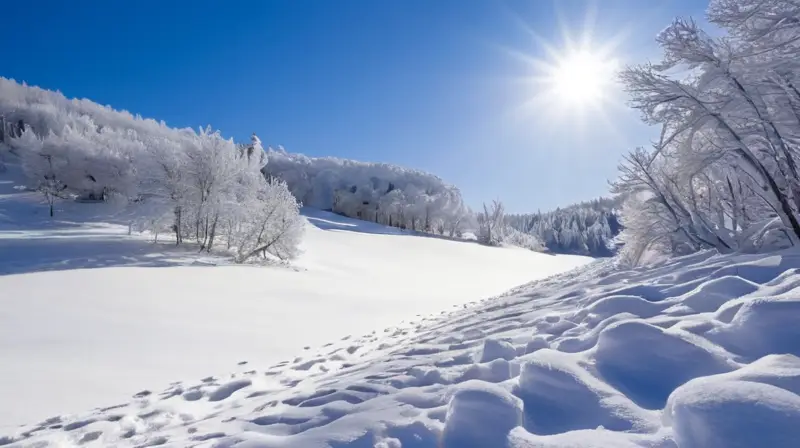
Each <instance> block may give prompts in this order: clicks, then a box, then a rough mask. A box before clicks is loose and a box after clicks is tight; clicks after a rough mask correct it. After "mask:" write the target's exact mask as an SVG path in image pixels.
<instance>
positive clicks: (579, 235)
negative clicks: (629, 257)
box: [506, 198, 622, 257]
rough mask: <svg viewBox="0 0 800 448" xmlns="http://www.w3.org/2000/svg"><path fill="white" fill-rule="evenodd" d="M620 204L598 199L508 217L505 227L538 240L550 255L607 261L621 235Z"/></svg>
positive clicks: (609, 199) (614, 200) (615, 200)
mask: <svg viewBox="0 0 800 448" xmlns="http://www.w3.org/2000/svg"><path fill="white" fill-rule="evenodd" d="M619 208H620V200H619V199H616V198H599V199H594V200H591V201H586V202H580V203H578V204H573V205H570V206H567V207H564V208H557V209H555V210H553V211H549V212H536V213H531V214H521V215H507V216H506V221H507V222H508V224H509V225H510V226H511V227H513V228H515V229H517V230H519V231H521V232H525V233H528V234H531V235H533V236H535V237H536V238H538V239H539V240H540V241H541V242H542V244H543V245H544V246H545V248H546V249H547V250H548V251H549V252H553V253H559V254H575V255H589V256H593V257H610V256H612V255H614V253H615V251H616V243H615V237H616V236H617V235H618V234H619V233H620V231H622V225H621V224H620V222H619V214H618V213H619Z"/></svg>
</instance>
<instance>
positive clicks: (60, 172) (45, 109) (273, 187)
mask: <svg viewBox="0 0 800 448" xmlns="http://www.w3.org/2000/svg"><path fill="white" fill-rule="evenodd" d="M0 116H2V117H3V121H2V123H0V124H3V132H2V134H0V147H2V149H3V151H4V152H5V155H4V156H3V157H4V158H9V157H15V158H18V159H19V160H20V162H21V165H22V167H23V169H24V172H25V174H26V175H27V177H28V183H29V186H30V187H31V188H33V189H36V190H38V191H39V192H41V193H42V195H43V196H44V198H45V199H46V201H47V203H48V204H49V206H50V214H51V216H52V215H53V205H54V203H55V202H56V201H57V200H59V199H70V198H71V199H81V200H96V201H106V200H109V199H112V198H119V199H122V200H124V201H127V202H129V203H130V205H131V208H132V210H133V211H134V212H135V215H136V217H135V223H134V224H135V227H136V228H137V229H138V230H143V231H150V232H152V233H153V234H154V236H155V238H156V239H157V238H158V236H159V235H160V234H164V233H170V234H172V235H174V239H175V242H176V244H181V243H183V242H184V241H193V242H195V243H196V244H197V245H198V246H199V248H200V250H205V251H209V252H210V251H211V250H212V249H213V248H215V247H221V246H223V245H224V246H225V248H226V249H227V250H229V251H230V252H232V253H233V254H234V257H235V259H236V261H238V262H244V261H246V260H248V259H250V258H253V257H256V256H262V257H265V258H266V257H267V256H268V255H269V256H274V257H277V258H280V259H291V258H293V257H295V256H296V255H297V251H298V249H297V247H298V245H299V243H300V239H301V237H302V230H303V221H302V218H301V217H300V213H299V205H298V203H297V201H296V200H295V199H294V197H293V196H292V195H291V193H290V192H289V190H288V188H287V186H286V184H285V183H284V182H282V181H279V180H273V179H266V178H265V177H264V175H263V173H262V170H263V169H264V167H265V164H266V162H267V158H266V155H265V154H264V152H263V148H262V147H261V142H260V141H259V140H258V137H256V136H255V135H254V136H253V139H252V142H251V143H250V144H249V145H236V144H235V143H234V142H233V141H232V140H230V139H225V138H223V137H222V136H221V134H220V133H219V132H217V131H213V130H211V128H206V129H200V130H199V131H194V130H191V129H180V130H178V129H172V128H169V127H167V126H166V125H165V124H163V123H156V122H154V121H152V120H143V119H141V118H138V117H132V116H131V115H130V114H127V113H125V112H117V111H114V110H112V109H110V108H104V107H101V106H98V105H96V104H94V103H91V102H90V101H86V100H67V99H66V98H64V97H63V95H61V94H60V93H55V92H49V91H46V90H42V89H38V88H31V87H27V86H25V85H20V84H17V83H15V82H13V81H9V80H6V79H2V78H0ZM9 123H11V124H12V125H9Z"/></svg>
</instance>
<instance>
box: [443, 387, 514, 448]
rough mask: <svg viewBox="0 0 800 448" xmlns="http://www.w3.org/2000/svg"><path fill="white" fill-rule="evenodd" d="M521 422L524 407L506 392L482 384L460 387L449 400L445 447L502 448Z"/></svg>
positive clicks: (444, 437) (444, 439)
mask: <svg viewBox="0 0 800 448" xmlns="http://www.w3.org/2000/svg"><path fill="white" fill-rule="evenodd" d="M521 422H522V404H521V403H520V402H519V399H517V398H516V397H514V396H513V395H511V394H510V393H508V391H506V390H505V389H503V388H501V387H498V386H494V385H492V384H487V383H485V382H481V381H468V382H466V383H463V384H461V385H459V386H458V387H457V389H456V391H455V393H454V394H453V398H451V399H450V404H449V405H448V408H447V417H446V423H445V426H444V433H443V434H442V447H443V448H473V447H474V448H483V447H487V446H503V445H504V444H505V441H506V438H507V437H508V433H509V432H511V430H512V429H514V428H515V427H517V426H519V425H520V423H521Z"/></svg>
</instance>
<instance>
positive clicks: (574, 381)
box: [0, 230, 800, 448]
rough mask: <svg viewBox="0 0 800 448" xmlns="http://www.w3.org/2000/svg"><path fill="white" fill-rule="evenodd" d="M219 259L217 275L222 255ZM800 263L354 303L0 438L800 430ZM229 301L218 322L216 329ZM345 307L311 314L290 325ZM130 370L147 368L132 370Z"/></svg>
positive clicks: (656, 447)
mask: <svg viewBox="0 0 800 448" xmlns="http://www.w3.org/2000/svg"><path fill="white" fill-rule="evenodd" d="M320 232H324V230H320ZM347 235H349V233H346V232H342V233H341V234H340V235H339V236H341V237H343V238H344V237H345V236H347ZM354 235H355V234H354ZM361 236H363V237H369V236H372V235H361ZM415 241H417V242H418V243H420V244H422V243H423V241H426V240H423V239H418V240H415ZM464 247H469V246H464ZM529 256H530V255H529ZM550 260H553V261H559V260H565V259H563V258H558V257H555V258H550ZM203 269H204V276H206V275H209V274H211V273H219V272H224V271H222V268H203ZM171 270H172V269H171V268H167V269H161V270H157V271H158V272H162V273H164V274H165V275H169V272H170V271H171ZM799 270H800V255H798V254H797V253H796V252H784V253H778V254H774V255H770V256H765V255H738V256H720V255H715V254H713V252H710V251H706V252H703V253H698V254H695V255H692V256H689V257H684V258H681V259H675V260H672V261H670V262H668V263H665V264H662V265H660V266H656V267H654V268H652V269H646V270H645V269H637V270H629V271H624V270H619V269H618V268H616V267H615V266H614V263H613V262H612V261H610V260H606V261H603V262H599V263H594V264H590V265H589V266H587V267H585V268H581V269H579V270H577V271H575V272H571V273H566V274H562V275H560V276H556V277H552V278H550V279H547V280H542V281H539V282H534V283H531V284H529V285H527V286H524V287H520V288H517V289H515V290H513V291H511V292H509V293H508V294H506V295H504V296H502V297H499V298H496V299H492V300H484V301H481V302H480V303H478V304H471V305H467V306H464V307H462V306H459V307H458V309H456V310H451V311H449V312H446V313H443V314H438V315H436V314H435V315H426V316H423V317H419V318H416V319H414V321H413V322H409V321H407V322H406V323H405V324H403V325H399V326H391V327H389V328H387V329H385V330H383V331H378V332H375V333H368V334H366V335H363V336H360V335H359V333H358V332H357V331H355V330H356V329H357V327H359V326H360V325H361V323H360V322H359V321H358V319H348V320H346V323H345V325H346V326H347V330H348V331H347V332H348V333H351V334H353V335H354V336H353V337H346V338H344V339H342V340H340V341H338V342H334V343H331V344H326V345H324V346H321V347H320V346H315V347H313V348H312V349H311V350H308V351H304V352H298V356H297V357H294V358H292V357H287V358H285V360H284V361H283V362H280V363H277V364H274V365H272V366H268V367H263V366H262V365H261V363H258V365H250V364H248V365H244V366H241V367H239V368H238V369H236V370H235V371H234V372H233V373H231V374H226V375H219V374H215V375H213V376H208V377H205V378H203V379H200V378H201V377H200V376H195V378H196V379H194V380H187V381H178V382H175V383H173V384H171V385H170V386H169V387H160V388H157V387H155V383H153V382H147V381H145V380H144V378H142V377H137V378H136V379H135V381H136V383H137V384H139V388H138V389H137V390H139V391H140V392H139V393H138V394H137V395H136V396H134V397H132V398H128V399H127V400H125V401H112V402H108V400H105V401H103V400H99V398H100V397H94V398H98V400H97V401H95V405H103V404H115V406H110V407H106V408H97V409H95V410H88V411H87V412H84V413H81V414H77V415H61V414H58V415H57V414H54V415H51V416H50V418H49V419H47V420H44V419H41V420H42V421H41V422H40V423H35V424H31V425H27V426H24V427H22V428H17V429H11V428H8V429H6V430H5V431H4V432H5V433H6V438H5V439H0V440H5V442H6V444H10V446H15V447H17V446H20V447H21V446H34V445H33V444H43V445H36V446H56V445H57V446H78V445H81V446H155V445H163V446H175V447H179V446H180V447H183V446H197V447H212V446H213V447H261V448H267V447H282V448H286V447H298V448H300V447H302V448H310V447H337V448H342V447H352V448H361V447H373V446H374V447H383V448H388V447H402V448H434V447H442V448H472V447H475V448H477V447H513V448H530V447H540V448H566V447H570V448H621V447H624V448H634V447H639V448H645V447H647V448H676V447H680V448H700V447H702V448H739V447H741V448H745V447H747V448H752V447H760V446H764V447H766V446H769V447H780V448H789V447H794V446H796V443H797V440H798V438H800V430H799V429H798V425H797V422H798V421H800V358H798V356H799V355H800V327H798V326H797V325H796V323H797V321H798V319H800V301H798V299H797V297H796V294H795V293H794V290H795V288H796V286H797V284H798V280H799V279H800V278H799V277H798V272H800V271H799ZM153 271H156V270H153ZM75 272H77V271H75ZM98 272H104V275H109V276H113V275H114V272H113V271H111V270H104V271H99V270H98ZM135 272H136V271H131V272H130V273H135ZM219 275H222V274H219ZM31 277H38V279H37V280H45V279H47V277H45V276H44V274H34V275H32V276H31ZM23 278H24V276H19V277H17V279H18V280H21V279H23ZM111 278H113V277H111ZM197 278H199V277H196V279H197ZM467 278H469V277H468V276H463V279H467ZM8 279H9V277H6V278H5V279H4V280H6V281H7V280H8ZM12 280H13V277H12ZM33 281H34V279H33V278H31V282H33ZM37 283H43V282H42V281H37ZM402 284H407V285H408V287H409V288H410V289H415V292H416V293H418V294H423V295H429V296H430V297H437V296H441V297H445V298H446V297H447V291H446V288H444V284H440V285H442V287H441V288H439V287H436V288H435V290H431V289H429V288H426V287H425V286H424V285H422V284H419V283H417V282H416V281H414V280H413V279H412V280H410V281H403V280H399V281H398V282H396V283H395V285H398V286H399V285H402ZM418 286H419V287H418ZM4 287H7V284H6V285H4ZM42 287H43V288H44V286H42ZM390 290H391V288H382V289H380V291H381V293H374V294H373V295H372V297H373V299H372V302H371V303H374V300H375V299H374V298H375V297H381V296H382V295H383V294H384V293H385V292H386V291H390ZM207 292H208V294H209V295H211V294H223V292H222V291H207ZM12 297H13V295H12ZM463 298H465V297H462V299H463ZM171 299H173V300H174V299H175V297H172V298H171ZM179 300H180V299H179ZM186 300H187V301H191V302H196V300H197V299H196V298H195V299H192V300H189V299H186ZM446 300H447V299H445V301H446ZM184 303H186V302H184ZM225 303H226V304H232V305H233V306H236V305H235V304H236V303H238V299H235V298H233V299H229V300H227V301H226V302H225ZM415 303H416V302H415ZM165 306H169V305H165ZM187 306H188V303H187ZM229 306H230V305H229ZM408 308H413V306H412V307H406V304H405V302H403V303H402V304H400V305H399V307H398V309H402V310H405V311H403V313H404V316H403V317H406V316H408V315H409V314H411V313H413V311H412V310H410V309H408ZM335 309H338V310H341V307H336V308H335ZM328 312H332V313H334V314H335V313H336V311H334V310H332V309H325V313H328ZM253 314H255V313H250V315H249V316H245V315H239V316H237V319H236V320H237V324H236V326H235V327H236V328H237V329H238V331H240V332H247V331H248V330H247V328H248V325H250V324H252V323H254V322H257V321H265V319H264V318H262V317H261V316H259V317H253V316H252V315H253ZM225 316H226V315H225V314H220V315H218V316H217V318H216V319H213V320H212V321H211V322H208V323H205V325H208V326H210V328H211V329H212V332H213V329H214V326H215V325H220V324H221V321H223V320H226V319H225ZM394 317H395V318H397V317H400V316H399V315H398V314H395V315H394ZM249 319H253V321H249ZM151 320H152V319H151ZM331 320H332V319H331V316H330V315H327V314H326V316H325V318H324V319H320V320H315V321H313V323H311V324H309V322H303V324H301V325H295V326H294V328H293V329H292V330H295V331H290V332H288V333H284V334H283V335H282V336H283V338H282V342H285V341H288V340H294V338H296V337H301V338H304V337H306V336H296V335H301V334H303V335H304V334H306V333H308V332H309V331H310V330H311V329H317V327H316V326H317V325H318V324H320V323H321V322H328V323H331ZM343 322H344V321H343ZM375 323H376V324H377V323H378V322H377V321H376V322H375ZM362 328H363V327H362ZM298 330H299V331H298ZM171 334H172V337H173V338H178V339H183V338H184V337H185V336H184V335H183V334H182V332H181V331H174V332H172V333H171ZM288 334H291V335H292V336H288ZM276 336H278V335H277V334H276ZM183 342H186V343H187V344H186V345H184V346H183V348H184V349H186V350H192V351H197V352H205V353H206V354H208V355H210V356H215V357H216V356H220V354H221V352H220V349H221V347H219V346H218V345H216V344H212V345H211V346H205V345H204V344H198V343H197V341H193V342H192V343H189V341H183ZM203 342H206V343H207V342H208V341H207V340H204V341H203ZM261 342H262V343H264V344H269V342H270V341H265V340H262V341H261ZM235 347H236V345H235V344H232V345H226V346H225V348H226V349H231V348H233V349H234V350H240V348H235ZM265 353H266V352H265ZM126 358H129V355H127V354H126ZM133 359H137V360H138V358H133ZM251 360H255V358H251ZM125 364H126V368H128V369H131V368H132V369H140V367H137V366H136V364H137V363H136V362H130V360H128V362H126V363H125ZM82 367H83V368H84V369H85V371H88V372H92V373H97V376H98V377H100V376H102V375H103V374H106V375H107V374H108V372H97V371H96V370H95V369H94V367H95V366H91V365H89V366H86V365H82ZM25 370H26V377H25V380H26V381H20V382H19V384H17V386H18V388H17V389H15V390H13V395H8V394H9V393H11V392H12V390H8V391H4V396H6V397H8V396H11V397H13V398H12V399H11V402H16V403H25V402H26V401H25V400H24V399H23V398H22V394H23V393H24V392H23V391H24V390H25V385H26V384H37V385H38V384H41V383H38V382H33V381H32V378H31V375H39V373H38V371H37V370H35V369H31V368H30V367H29V368H27V369H25ZM31 370H34V371H31ZM212 371H213V369H212V370H209V373H211V372H212ZM215 372H219V371H218V370H215ZM21 373H22V372H20V374H21ZM42 375H44V373H42ZM120 379H125V380H126V381H128V380H130V383H131V386H133V381H134V379H133V378H126V377H124V376H121V377H120ZM27 381H30V383H27ZM59 384H63V381H60V382H59ZM62 390H63V389H62ZM80 390H81V392H79V393H84V392H85V393H90V392H91V393H94V391H95V388H86V389H80ZM87 409H88V406H87Z"/></svg>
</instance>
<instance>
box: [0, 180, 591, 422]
mask: <svg viewBox="0 0 800 448" xmlns="http://www.w3.org/2000/svg"><path fill="white" fill-rule="evenodd" d="M19 174H20V173H19V172H18V171H15V170H9V171H7V172H6V173H0V253H2V254H4V256H3V257H0V291H2V296H3V306H2V309H1V310H0V341H2V342H0V364H1V365H2V366H3V368H2V373H0V376H1V377H2V381H0V396H2V397H4V399H3V400H2V401H0V435H4V434H5V433H9V432H11V433H13V432H15V431H16V430H15V429H14V428H15V425H17V424H20V423H26V422H28V423H29V422H33V421H38V420H41V419H44V418H48V417H51V416H53V415H60V414H65V413H71V412H77V411H80V410H81V409H84V408H88V407H91V406H96V405H104V406H105V405H113V404H116V403H118V402H121V401H124V400H125V399H126V398H128V397H130V396H131V395H132V394H135V393H137V392H139V391H140V389H141V387H142V385H145V384H146V385H147V386H146V387H148V388H160V387H165V386H166V385H168V384H169V383H170V382H171V381H189V380H192V379H197V378H201V377H204V376H206V375H208V374H209V373H214V374H222V373H224V372H225V371H227V370H229V369H232V368H236V365H237V363H239V362H241V361H249V364H248V365H247V368H248V369H249V368H264V367H267V366H269V365H271V364H274V363H277V362H279V361H285V360H291V359H294V358H295V357H297V356H304V355H303V354H304V353H309V352H307V351H305V347H314V348H319V347H320V346H322V345H323V344H326V343H329V342H331V341H334V340H339V339H341V338H344V337H348V336H349V337H353V338H355V337H357V336H361V335H363V334H368V333H370V332H372V331H383V329H384V328H389V327H394V326H397V325H398V324H400V323H401V322H403V321H405V322H409V321H410V320H413V319H415V318H417V317H418V316H421V315H429V314H431V313H438V312H441V311H443V310H446V309H450V308H452V307H454V306H458V307H461V306H464V305H465V304H467V303H470V302H474V301H477V300H479V299H482V298H485V297H488V296H492V295H496V294H500V293H502V292H503V291H505V290H507V289H508V288H509V287H512V286H515V285H519V284H522V283H525V282H527V281H529V280H530V279H531V278H536V277H544V276H548V275H551V274H553V273H556V272H561V271H564V270H567V269H570V268H572V267H574V266H578V265H581V264H584V263H586V262H588V261H589V259H587V258H583V257H553V256H549V255H543V254H536V253H533V252H530V251H526V250H522V249H511V248H489V247H485V246H481V245H478V244H475V243H469V242H458V241H450V240H447V239H441V238H431V237H421V236H413V235H411V234H410V233H408V232H405V231H402V230H399V229H395V228H389V227H385V226H382V225H378V224H374V223H368V222H364V221H358V220H352V219H349V218H344V217H341V216H338V215H334V214H332V213H327V212H321V211H318V210H313V209H304V210H303V215H304V219H305V236H304V240H303V243H302V245H301V250H302V254H301V255H300V257H299V258H298V259H297V260H296V261H295V262H293V263H292V264H291V266H290V267H281V266H273V267H263V266H258V265H233V264H231V263H230V261H229V259H228V258H227V257H222V256H218V255H215V254H214V253H212V254H205V253H204V254H198V253H197V248H196V246H191V245H186V246H181V247H178V248H176V247H175V246H174V243H173V241H174V240H170V241H167V240H168V239H169V238H170V237H169V236H165V237H163V238H162V242H161V243H159V244H153V243H152V235H148V234H143V235H139V234H137V233H135V232H134V234H133V235H131V236H129V235H128V227H127V223H128V218H129V215H128V214H127V210H126V209H125V208H122V209H119V208H115V207H114V205H113V204H111V203H93V204H82V203H74V202H61V203H59V204H58V205H57V210H56V217H55V219H51V218H49V217H48V216H47V215H48V213H47V205H46V204H42V203H41V196H40V195H39V194H38V193H35V192H25V191H23V190H20V189H19V188H18V187H19V185H20V183H21V182H22V180H23V179H22V178H21V177H22V176H20V175H19ZM392 331H394V330H392ZM53 375H56V376H57V377H58V380H57V381H54V380H53Z"/></svg>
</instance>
